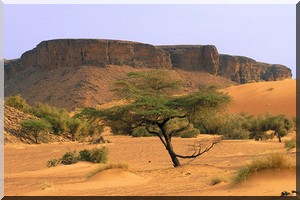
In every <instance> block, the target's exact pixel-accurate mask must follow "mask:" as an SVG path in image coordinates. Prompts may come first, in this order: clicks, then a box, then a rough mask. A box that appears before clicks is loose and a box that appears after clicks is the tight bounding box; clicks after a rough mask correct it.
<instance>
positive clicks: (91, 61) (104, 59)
mask: <svg viewBox="0 0 300 200" xmlns="http://www.w3.org/2000/svg"><path fill="white" fill-rule="evenodd" d="M107 65H128V66H131V67H136V68H164V69H171V68H172V66H171V60H170V56H169V54H168V53H166V52H165V51H163V50H162V49H160V48H157V47H155V46H152V45H149V44H143V43H138V42H128V41H119V40H97V39H58V40H50V41H43V42H41V43H40V44H38V45H37V47H36V48H34V49H32V50H30V51H27V52H25V53H24V54H23V55H22V56H21V58H20V59H17V60H13V61H7V62H6V65H5V75H6V76H8V77H11V76H13V75H14V74H15V73H17V72H20V71H22V70H24V69H26V68H29V67H39V68H43V69H47V70H51V69H56V68H63V67H77V66H98V67H105V66H107Z"/></svg>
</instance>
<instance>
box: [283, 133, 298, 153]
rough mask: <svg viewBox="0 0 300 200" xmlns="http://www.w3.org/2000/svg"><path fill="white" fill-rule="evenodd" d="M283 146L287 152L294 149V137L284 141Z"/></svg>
mask: <svg viewBox="0 0 300 200" xmlns="http://www.w3.org/2000/svg"><path fill="white" fill-rule="evenodd" d="M284 146H285V147H286V148H287V150H288V151H289V150H291V149H293V148H295V147H296V136H295V137H293V138H292V139H291V140H289V141H286V142H285V145H284Z"/></svg>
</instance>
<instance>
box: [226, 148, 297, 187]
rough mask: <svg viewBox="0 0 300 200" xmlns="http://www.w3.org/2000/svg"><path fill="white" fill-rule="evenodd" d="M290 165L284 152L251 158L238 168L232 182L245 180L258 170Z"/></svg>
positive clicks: (290, 166) (283, 167)
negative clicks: (250, 160) (245, 164)
mask: <svg viewBox="0 0 300 200" xmlns="http://www.w3.org/2000/svg"><path fill="white" fill-rule="evenodd" d="M292 167H293V165H292V162H291V161H290V159H289V157H287V156H286V155H284V154H280V153H274V154H270V155H267V156H265V157H263V158H257V159H254V160H252V162H251V163H250V164H249V165H247V166H246V167H243V168H241V169H239V170H238V172H237V174H236V175H235V177H234V178H233V180H232V182H233V184H238V183H240V182H242V181H245V180H246V179H247V178H248V177H249V176H250V175H251V174H253V173H256V172H258V171H262V170H266V169H286V168H292Z"/></svg>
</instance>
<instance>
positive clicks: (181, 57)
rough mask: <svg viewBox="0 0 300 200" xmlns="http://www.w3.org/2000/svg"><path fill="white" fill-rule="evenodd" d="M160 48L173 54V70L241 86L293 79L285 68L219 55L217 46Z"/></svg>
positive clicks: (289, 71) (241, 57)
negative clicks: (227, 80) (178, 69)
mask: <svg viewBox="0 0 300 200" xmlns="http://www.w3.org/2000/svg"><path fill="white" fill-rule="evenodd" d="M160 48H162V49H163V50H165V51H167V52H168V53H169V54H170V57H171V62H172V65H173V67H178V68H182V69H185V70H193V71H205V72H209V73H210V74H213V75H218V76H222V77H225V78H228V79H230V80H232V81H234V82H237V83H247V82H249V81H262V80H265V81H272V80H275V81H276V80H280V79H284V78H290V77H291V76H292V74H291V70H290V69H289V68H287V67H285V66H283V65H271V64H267V63H261V62H256V61H255V60H253V59H251V58H247V57H244V56H231V55H224V54H219V53H218V51H217V48H216V47H215V46H213V45H203V46H200V45H197V46H196V45H172V46H160Z"/></svg>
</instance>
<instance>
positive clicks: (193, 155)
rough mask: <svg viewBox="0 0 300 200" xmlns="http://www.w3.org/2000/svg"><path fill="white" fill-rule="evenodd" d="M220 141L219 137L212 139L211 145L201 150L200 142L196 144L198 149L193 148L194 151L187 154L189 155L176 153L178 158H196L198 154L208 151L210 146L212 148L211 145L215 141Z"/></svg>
mask: <svg viewBox="0 0 300 200" xmlns="http://www.w3.org/2000/svg"><path fill="white" fill-rule="evenodd" d="M219 142H220V139H217V140H215V141H213V142H212V143H211V145H210V146H209V147H206V148H205V149H204V150H203V151H201V149H202V148H201V144H199V146H198V149H197V150H196V149H195V152H194V153H193V154H192V155H189V156H183V155H179V154H176V156H177V157H179V158H197V157H198V156H201V155H202V154H204V153H206V152H208V151H209V150H210V149H211V148H213V146H214V145H215V144H217V143H219Z"/></svg>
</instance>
